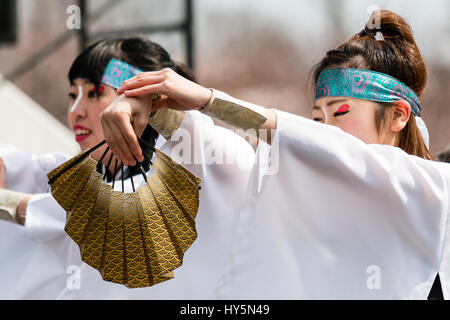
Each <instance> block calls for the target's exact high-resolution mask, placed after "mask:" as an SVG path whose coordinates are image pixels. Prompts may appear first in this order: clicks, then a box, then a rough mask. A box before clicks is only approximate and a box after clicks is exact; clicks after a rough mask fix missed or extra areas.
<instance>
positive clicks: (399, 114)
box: [390, 100, 411, 132]
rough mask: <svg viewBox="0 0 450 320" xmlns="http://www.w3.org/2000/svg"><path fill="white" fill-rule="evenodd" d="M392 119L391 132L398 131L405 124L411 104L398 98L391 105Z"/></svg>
mask: <svg viewBox="0 0 450 320" xmlns="http://www.w3.org/2000/svg"><path fill="white" fill-rule="evenodd" d="M392 111H393V114H392V121H391V123H390V129H391V130H392V131H393V132H400V131H402V130H403V128H404V127H405V126H406V124H407V123H408V121H409V117H410V116H411V106H410V105H409V103H408V102H406V101H405V100H399V101H397V102H395V103H394V105H393V107H392Z"/></svg>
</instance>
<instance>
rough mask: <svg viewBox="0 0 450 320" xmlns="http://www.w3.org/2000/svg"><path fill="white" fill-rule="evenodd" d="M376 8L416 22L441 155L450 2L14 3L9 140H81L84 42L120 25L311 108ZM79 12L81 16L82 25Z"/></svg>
mask: <svg viewBox="0 0 450 320" xmlns="http://www.w3.org/2000/svg"><path fill="white" fill-rule="evenodd" d="M74 5H75V6H76V7H74ZM374 5H375V6H378V7H379V8H382V9H389V10H392V11H394V12H396V13H398V14H400V15H402V16H403V17H404V18H405V19H406V20H407V21H408V22H409V24H410V25H411V27H412V29H413V31H414V34H415V37H416V41H417V43H418V45H419V48H420V49H421V51H422V54H423V56H424V59H425V62H426V64H427V67H428V72H429V84H428V91H427V94H426V95H425V100H424V105H423V109H424V112H423V117H424V120H425V122H426V123H427V125H428V128H429V131H430V138H431V145H430V146H431V151H432V153H434V154H436V153H438V152H440V151H442V150H444V149H445V148H446V147H447V146H449V145H450V111H449V107H450V105H449V103H450V90H449V89H450V81H449V80H450V36H449V34H450V1H448V0H430V1H426V2H425V1H420V0H391V1H388V0H385V1H376V0H367V1H366V0H316V1H311V0H245V1H242V0H240V1H238V0H227V1H219V0H122V1H117V0H84V1H79V0H35V1H30V0H17V1H10V0H2V4H1V5H0V10H1V17H0V18H1V19H0V20H1V22H0V23H1V28H0V29H1V30H2V35H1V36H0V74H2V77H3V80H2V84H1V87H0V135H1V136H0V143H1V142H8V143H13V142H14V141H18V139H19V140H20V139H21V140H20V141H32V143H28V145H25V144H24V147H25V148H30V149H33V150H32V151H35V152H39V151H36V150H38V149H39V150H42V148H44V149H46V151H55V150H49V149H51V148H60V150H66V149H67V148H68V147H67V148H66V149H61V148H64V147H62V146H63V145H67V144H68V142H67V141H70V143H71V144H75V142H74V140H73V137H71V135H70V132H68V131H67V127H66V126H67V123H66V112H67V105H68V102H69V100H68V97H67V94H68V89H69V82H68V80H67V73H68V70H69V68H70V65H71V64H72V62H73V60H74V59H75V57H76V56H77V55H78V53H79V52H80V50H81V48H82V47H84V46H86V45H87V44H89V43H92V42H93V41H95V40H97V39H99V38H100V37H103V36H106V35H107V36H110V35H113V34H119V33H121V34H123V33H131V32H140V33H144V34H147V35H148V36H149V38H150V39H151V40H153V41H154V42H157V43H159V44H160V45H162V46H163V47H164V48H166V49H167V50H168V51H169V53H170V54H171V55H172V57H173V58H174V59H176V60H179V61H182V62H184V63H186V64H188V65H190V66H191V67H192V68H193V69H194V71H195V73H196V75H197V77H198V80H199V82H200V83H201V84H202V85H204V86H206V87H214V88H216V89H219V90H222V91H225V92H227V93H229V94H231V95H233V96H235V97H237V98H240V99H243V100H248V101H251V102H254V103H257V104H261V105H264V106H269V107H276V108H279V109H281V110H285V111H289V112H292V113H295V114H299V115H302V116H306V117H309V116H310V110H311V106H312V98H313V92H312V88H311V86H310V85H309V84H308V79H309V78H308V77H309V75H310V72H311V69H312V67H313V66H314V65H315V64H316V63H317V62H319V60H320V59H321V58H322V57H323V56H324V54H325V53H326V51H328V50H330V49H332V48H334V47H336V46H337V45H339V44H341V43H342V42H344V41H346V40H348V39H349V38H350V37H351V36H352V35H354V34H355V33H358V32H359V31H361V30H362V29H363V28H364V25H365V23H366V22H367V20H368V18H369V17H370V13H371V8H372V9H373V6H374ZM77 9H78V10H79V12H80V14H81V25H80V29H78V28H75V29H72V28H71V27H70V26H69V25H68V23H69V22H70V21H72V20H73V19H72V17H73V14H74V13H76V11H77ZM71 19H72V20H71ZM72 22H73V21H72ZM19 96H20V99H19ZM19 100H20V101H19ZM31 105H32V108H31V107H30V108H31V109H33V110H35V111H29V110H31V109H30V108H29V106H31ZM38 109H41V110H40V111H38ZM42 110H43V111H42ZM17 112H21V113H20V116H17ZM35 112H36V113H35ZM38 115H39V116H38ZM50 115H51V116H53V117H54V118H56V120H58V121H59V122H58V121H54V120H52V119H51V118H52V117H50ZM27 117H28V120H25V119H26V118H27ZM38 119H40V120H38ZM44 119H46V120H44ZM45 121H48V122H45ZM44 123H45V124H44ZM50 127H52V128H53V129H51V130H50V131H49V128H50ZM39 134H42V135H45V134H47V135H48V134H51V135H52V136H51V137H48V138H46V139H43V138H39V139H38V137H39ZM21 137H22V138H21ZM32 138H34V139H35V140H33V139H32ZM57 139H60V140H61V141H60V142H59V144H58V143H56V142H55V144H51V143H50V142H51V141H54V140H55V141H56V140H57ZM16 143H18V142H16ZM21 143H22V142H21ZM23 143H25V142H23ZM70 148H72V146H70ZM70 148H69V149H70ZM73 148H75V146H74V147H73ZM73 150H75V149H70V150H68V151H69V152H70V151H73ZM73 152H75V151H73Z"/></svg>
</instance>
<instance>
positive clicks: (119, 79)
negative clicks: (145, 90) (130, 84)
mask: <svg viewBox="0 0 450 320" xmlns="http://www.w3.org/2000/svg"><path fill="white" fill-rule="evenodd" d="M142 72H143V71H142V70H140V69H139V68H136V67H134V66H132V65H130V64H128V63H126V62H123V61H120V60H117V59H111V61H110V62H109V63H108V65H107V66H106V69H105V72H104V73H103V76H102V83H104V84H106V85H108V86H111V87H113V88H116V89H119V88H120V87H121V86H122V83H123V82H124V81H126V80H128V79H131V78H133V77H134V76H136V75H138V74H139V73H142Z"/></svg>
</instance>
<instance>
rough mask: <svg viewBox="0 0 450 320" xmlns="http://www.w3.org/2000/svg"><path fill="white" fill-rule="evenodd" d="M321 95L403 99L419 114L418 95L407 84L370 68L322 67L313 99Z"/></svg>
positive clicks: (381, 100) (380, 99)
mask: <svg viewBox="0 0 450 320" xmlns="http://www.w3.org/2000/svg"><path fill="white" fill-rule="evenodd" d="M322 97H351V98H357V99H364V100H370V101H376V102H395V101H398V100H405V101H407V102H408V103H409V104H410V106H411V112H412V113H413V114H414V115H415V116H420V113H421V111H422V108H421V106H420V101H419V98H418V97H417V95H416V94H415V93H414V91H413V90H412V89H411V88H409V87H408V86H407V85H406V84H404V83H403V82H401V81H399V80H397V79H395V78H393V77H391V76H389V75H387V74H384V73H380V72H376V71H371V70H362V69H350V68H337V69H326V70H323V71H322V72H321V73H320V75H319V79H318V80H317V84H316V93H315V100H317V99H319V98H322Z"/></svg>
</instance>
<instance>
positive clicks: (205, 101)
mask: <svg viewBox="0 0 450 320" xmlns="http://www.w3.org/2000/svg"><path fill="white" fill-rule="evenodd" d="M204 89H205V91H204V94H203V98H202V100H201V103H200V106H199V107H197V108H196V109H197V110H198V111H202V110H203V109H205V108H206V107H208V106H209V105H211V103H212V102H213V100H214V89H212V88H209V89H206V88H204Z"/></svg>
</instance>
